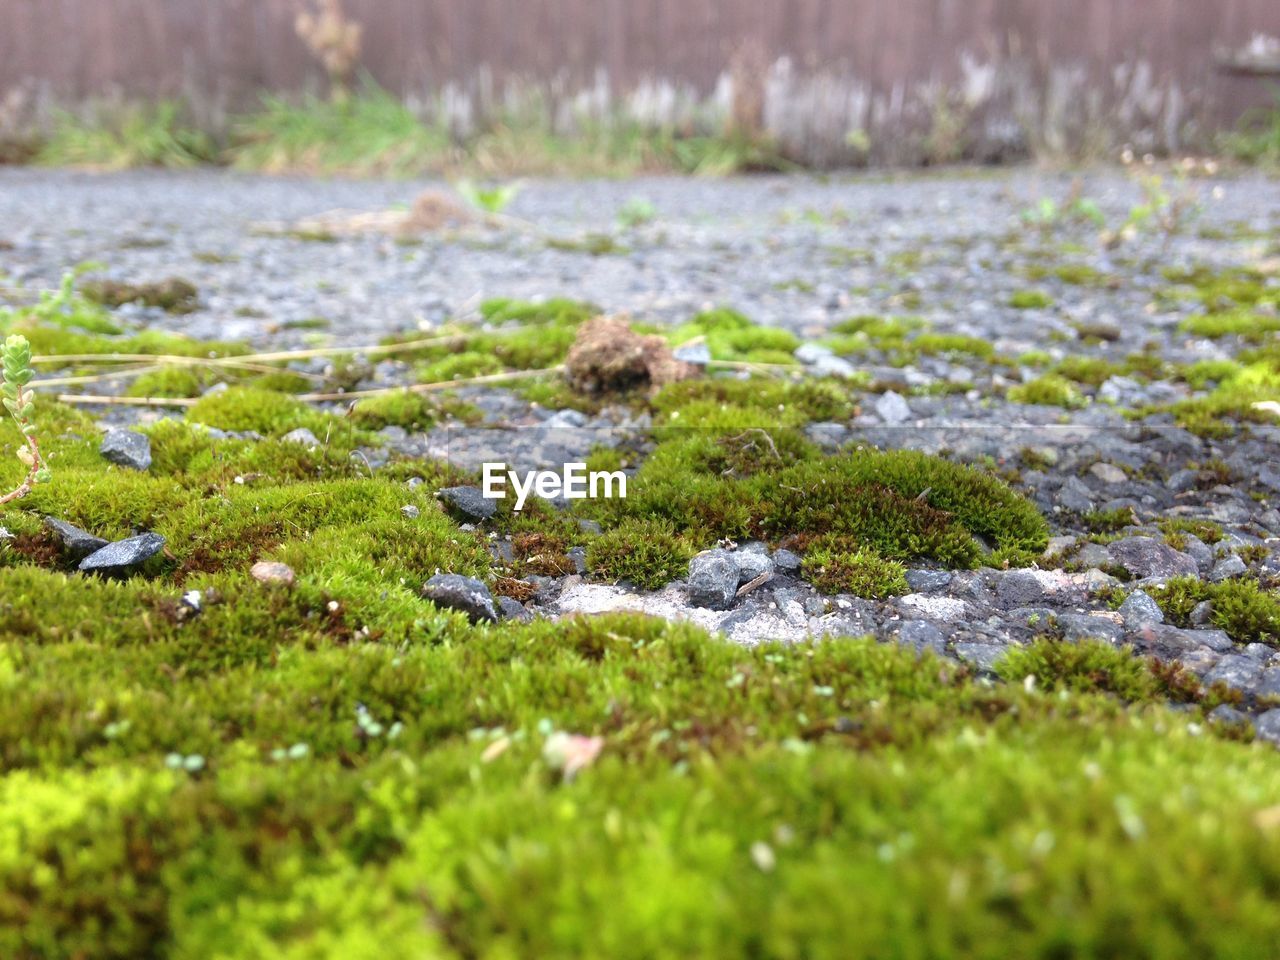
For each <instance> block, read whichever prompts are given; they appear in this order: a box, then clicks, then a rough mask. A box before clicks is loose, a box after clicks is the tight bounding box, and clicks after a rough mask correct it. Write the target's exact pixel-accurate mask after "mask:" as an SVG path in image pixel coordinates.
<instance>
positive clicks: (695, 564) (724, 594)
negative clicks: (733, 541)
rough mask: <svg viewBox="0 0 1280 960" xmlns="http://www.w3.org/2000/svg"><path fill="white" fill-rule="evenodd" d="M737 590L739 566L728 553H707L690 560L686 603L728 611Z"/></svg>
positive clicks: (718, 551) (719, 551)
mask: <svg viewBox="0 0 1280 960" xmlns="http://www.w3.org/2000/svg"><path fill="white" fill-rule="evenodd" d="M737 591H738V564H737V561H736V560H735V559H734V557H733V554H731V553H729V552H728V551H727V550H707V551H704V552H703V553H700V554H698V555H697V556H696V557H694V558H693V559H692V560H691V561H689V602H690V603H692V604H693V605H694V606H696V607H707V608H709V609H711V610H728V609H729V608H730V607H731V606H733V600H734V595H735V594H736V593H737Z"/></svg>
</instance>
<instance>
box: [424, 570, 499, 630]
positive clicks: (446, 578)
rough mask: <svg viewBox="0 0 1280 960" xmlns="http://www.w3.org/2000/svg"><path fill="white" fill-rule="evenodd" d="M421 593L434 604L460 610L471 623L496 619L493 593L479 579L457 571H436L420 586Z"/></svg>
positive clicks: (496, 612)
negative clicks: (465, 575)
mask: <svg viewBox="0 0 1280 960" xmlns="http://www.w3.org/2000/svg"><path fill="white" fill-rule="evenodd" d="M422 595H423V597H425V598H426V599H428V600H430V601H431V602H432V603H434V604H435V605H436V606H439V607H447V608H448V609H450V610H460V611H461V612H463V613H465V614H466V615H467V616H468V617H469V618H470V620H471V622H472V623H479V622H480V621H482V620H487V621H494V620H497V619H498V611H497V610H496V609H495V608H494V606H493V595H492V594H490V593H489V588H488V587H486V586H485V585H484V584H483V583H481V582H480V581H479V580H476V579H473V578H472V577H464V576H462V575H461V574H459V573H437V574H436V575H435V576H434V577H432V578H431V579H430V580H428V581H427V582H426V583H425V584H424V585H423V587H422Z"/></svg>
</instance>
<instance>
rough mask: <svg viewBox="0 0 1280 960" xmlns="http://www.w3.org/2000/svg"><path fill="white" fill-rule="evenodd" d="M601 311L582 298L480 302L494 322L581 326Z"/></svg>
mask: <svg viewBox="0 0 1280 960" xmlns="http://www.w3.org/2000/svg"><path fill="white" fill-rule="evenodd" d="M599 313H600V308H599V307H597V306H595V305H594V304H590V303H583V302H581V301H578V300H568V299H565V298H563V297H553V298H552V299H550V300H545V301H542V302H540V303H534V302H531V301H527V300H511V299H506V298H496V299H493V300H486V301H485V302H484V303H482V304H481V305H480V315H481V316H483V317H484V318H485V319H486V320H488V321H489V322H490V323H494V324H503V323H519V324H534V325H542V324H550V325H554V326H570V327H573V326H577V325H579V324H581V323H585V322H586V321H588V320H590V319H591V318H592V317H594V316H597V315H598V314H599Z"/></svg>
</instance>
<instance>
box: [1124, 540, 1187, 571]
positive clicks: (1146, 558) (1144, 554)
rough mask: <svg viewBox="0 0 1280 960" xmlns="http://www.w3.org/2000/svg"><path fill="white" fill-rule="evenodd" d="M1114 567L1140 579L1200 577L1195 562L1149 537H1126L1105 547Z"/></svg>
mask: <svg viewBox="0 0 1280 960" xmlns="http://www.w3.org/2000/svg"><path fill="white" fill-rule="evenodd" d="M1107 554H1108V555H1109V556H1110V557H1111V560H1112V562H1113V563H1116V564H1119V565H1120V566H1122V567H1124V569H1125V570H1127V571H1128V572H1129V573H1130V575H1132V576H1135V577H1141V578H1144V579H1145V578H1149V577H1178V576H1191V577H1196V576H1199V575H1200V568H1199V567H1198V566H1197V565H1196V562H1195V560H1193V559H1192V558H1191V557H1189V556H1187V555H1186V554H1185V553H1179V552H1178V551H1177V550H1175V549H1173V547H1171V546H1169V545H1168V544H1167V543H1162V542H1161V541H1159V540H1156V539H1154V538H1152V537H1126V538H1125V539H1123V540H1116V541H1115V542H1113V543H1111V544H1108V545H1107Z"/></svg>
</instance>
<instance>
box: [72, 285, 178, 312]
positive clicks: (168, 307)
mask: <svg viewBox="0 0 1280 960" xmlns="http://www.w3.org/2000/svg"><path fill="white" fill-rule="evenodd" d="M80 292H81V293H82V294H84V296H85V298H86V299H89V300H92V301H93V302H94V303H100V304H102V305H103V306H104V307H120V306H123V305H124V304H126V303H142V304H145V305H146V306H148V307H161V308H163V309H164V310H165V311H167V312H169V313H190V312H191V311H192V310H194V309H195V308H196V300H197V298H198V297H199V295H200V291H199V290H198V289H197V288H196V285H195V284H194V283H192V282H191V281H189V280H184V279H182V278H181V277H168V278H166V279H164V280H159V281H157V282H155V283H123V282H121V281H119V280H89V281H86V282H85V283H82V284H81V285H80Z"/></svg>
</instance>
